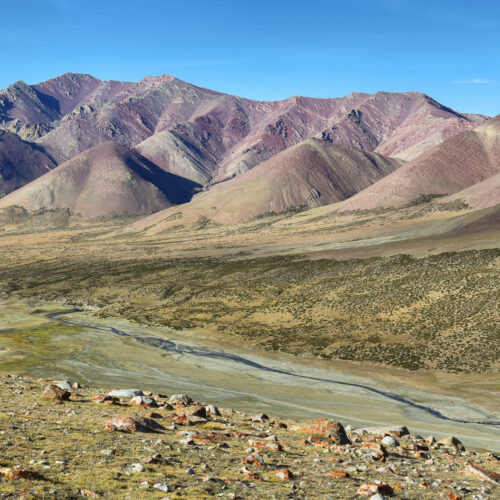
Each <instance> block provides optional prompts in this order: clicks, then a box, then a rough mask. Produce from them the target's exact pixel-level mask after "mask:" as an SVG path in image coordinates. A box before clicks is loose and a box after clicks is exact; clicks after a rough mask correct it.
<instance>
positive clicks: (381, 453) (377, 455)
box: [363, 443, 389, 462]
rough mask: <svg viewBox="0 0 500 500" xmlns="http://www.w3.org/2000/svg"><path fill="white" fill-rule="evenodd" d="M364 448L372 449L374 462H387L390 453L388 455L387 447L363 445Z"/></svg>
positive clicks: (370, 444)
mask: <svg viewBox="0 0 500 500" xmlns="http://www.w3.org/2000/svg"><path fill="white" fill-rule="evenodd" d="M363 447H364V448H370V450H371V453H370V455H371V457H372V458H373V460H376V461H377V462H385V460H386V459H387V457H388V456H389V453H387V450H386V448H385V446H383V445H381V444H376V443H363Z"/></svg>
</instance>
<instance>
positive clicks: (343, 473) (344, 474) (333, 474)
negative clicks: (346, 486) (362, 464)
mask: <svg viewBox="0 0 500 500" xmlns="http://www.w3.org/2000/svg"><path fill="white" fill-rule="evenodd" d="M328 475H329V476H330V477H333V478H334V479H341V478H344V477H345V478H348V477H350V476H349V473H348V472H346V471H345V470H332V471H330V472H329V473H328Z"/></svg>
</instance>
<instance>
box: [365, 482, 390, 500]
mask: <svg viewBox="0 0 500 500" xmlns="http://www.w3.org/2000/svg"><path fill="white" fill-rule="evenodd" d="M377 493H378V494H380V495H382V496H386V497H393V496H394V490H393V489H392V488H391V487H390V486H389V485H388V484H383V483H381V484H377V483H366V484H362V485H361V486H360V487H359V488H358V491H357V492H356V494H357V495H361V496H362V497H370V496H372V495H376V494H377Z"/></svg>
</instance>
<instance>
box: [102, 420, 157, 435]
mask: <svg viewBox="0 0 500 500" xmlns="http://www.w3.org/2000/svg"><path fill="white" fill-rule="evenodd" d="M105 428H106V430H108V431H114V430H119V431H128V432H156V431H160V430H165V428H164V427H163V426H162V425H160V424H159V423H158V422H155V421H154V420H153V419H150V418H132V417H113V418H110V419H108V420H107V421H106V426H105Z"/></svg>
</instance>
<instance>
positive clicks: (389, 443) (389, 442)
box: [382, 436, 399, 446]
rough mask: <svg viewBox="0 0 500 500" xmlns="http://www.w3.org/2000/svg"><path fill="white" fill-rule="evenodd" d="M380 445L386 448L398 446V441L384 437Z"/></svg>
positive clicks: (390, 437)
mask: <svg viewBox="0 0 500 500" xmlns="http://www.w3.org/2000/svg"><path fill="white" fill-rule="evenodd" d="M382 443H384V444H385V445H386V446H399V442H398V440H397V439H396V438H394V437H392V436H385V437H384V439H382Z"/></svg>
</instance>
